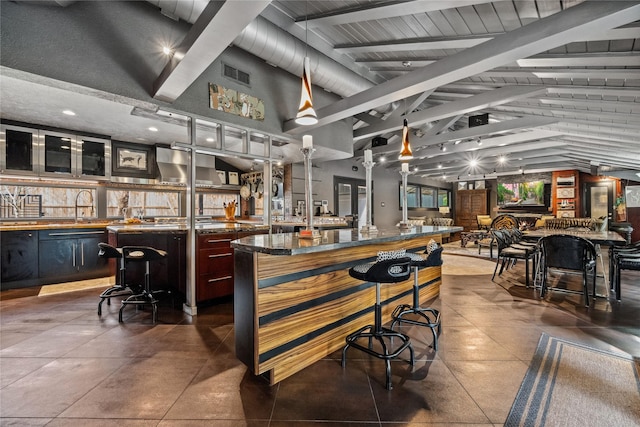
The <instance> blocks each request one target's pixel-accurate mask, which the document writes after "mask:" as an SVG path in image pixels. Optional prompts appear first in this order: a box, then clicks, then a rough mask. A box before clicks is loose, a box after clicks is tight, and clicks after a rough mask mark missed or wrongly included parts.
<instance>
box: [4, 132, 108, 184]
mask: <svg viewBox="0 0 640 427" xmlns="http://www.w3.org/2000/svg"><path fill="white" fill-rule="evenodd" d="M0 171H1V172H2V173H6V174H18V175H34V174H36V175H40V176H51V177H69V178H85V179H95V180H107V179H109V178H110V177H111V141H110V140H108V139H102V138H95V137H88V136H83V135H74V134H72V133H61V132H55V131H48V130H38V129H30V128H25V127H19V126H13V125H2V127H1V134H0Z"/></svg>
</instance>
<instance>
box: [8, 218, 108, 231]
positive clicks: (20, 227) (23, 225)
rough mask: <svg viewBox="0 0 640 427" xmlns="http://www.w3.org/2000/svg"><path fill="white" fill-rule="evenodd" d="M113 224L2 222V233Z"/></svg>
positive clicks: (102, 226) (97, 222) (87, 222)
mask: <svg viewBox="0 0 640 427" xmlns="http://www.w3.org/2000/svg"><path fill="white" fill-rule="evenodd" d="M110 224H113V222H112V221H97V220H96V221H78V222H51V223H49V222H36V221H24V222H19V221H15V222H11V221H3V222H0V231H29V230H52V229H59V228H69V229H73V228H105V227H107V226H108V225H110Z"/></svg>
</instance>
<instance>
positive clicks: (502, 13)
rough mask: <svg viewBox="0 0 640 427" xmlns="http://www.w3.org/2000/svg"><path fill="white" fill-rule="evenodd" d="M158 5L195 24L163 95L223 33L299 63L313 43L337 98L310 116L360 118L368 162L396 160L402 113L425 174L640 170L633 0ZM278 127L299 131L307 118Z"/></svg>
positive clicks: (356, 135)
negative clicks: (477, 121) (480, 118)
mask: <svg viewBox="0 0 640 427" xmlns="http://www.w3.org/2000/svg"><path fill="white" fill-rule="evenodd" d="M150 3H153V4H156V5H157V6H158V7H160V8H163V13H165V14H173V15H175V16H176V17H177V18H179V19H182V20H185V21H187V22H190V23H192V24H193V26H192V29H191V30H190V33H189V34H188V35H187V37H186V38H185V40H184V42H183V43H182V45H181V46H180V47H179V48H178V49H179V53H180V56H181V57H182V58H183V59H182V60H181V61H174V63H173V64H170V65H167V67H166V68H165V69H164V71H163V72H162V73H161V74H160V75H159V76H158V78H157V81H156V88H155V89H156V92H155V94H154V96H155V97H156V98H157V99H159V100H163V101H168V102H171V101H172V100H173V99H176V98H177V97H178V96H180V94H181V93H183V92H184V91H185V90H186V88H187V87H188V86H189V85H190V84H191V83H192V82H193V81H194V80H195V79H196V78H197V77H198V76H199V75H200V74H201V73H202V71H203V70H204V69H206V68H207V66H208V65H209V64H210V63H211V62H212V61H214V60H215V59H216V57H217V56H218V55H220V54H221V53H222V51H223V50H224V48H225V47H226V46H227V45H229V44H234V45H235V46H237V47H239V48H241V49H244V50H247V51H248V52H250V53H252V54H254V55H256V56H258V57H260V58H262V59H264V60H265V61H266V62H268V63H269V64H271V65H274V66H278V67H281V68H283V69H286V70H287V71H290V72H291V73H294V74H296V75H299V74H300V69H301V65H302V60H301V58H302V57H303V56H304V50H305V49H301V46H302V47H304V46H305V43H306V44H308V46H309V49H310V50H311V53H310V54H309V56H311V63H312V67H311V80H312V83H313V85H314V87H315V90H319V89H320V88H322V89H324V90H327V91H331V92H334V93H336V94H338V95H339V96H340V97H341V99H340V100H339V101H338V102H335V103H332V104H330V105H326V106H319V107H317V108H316V109H317V114H318V118H319V123H318V125H315V127H319V126H327V125H331V124H332V123H334V122H336V121H339V120H343V119H348V118H350V117H353V118H354V119H353V122H354V126H353V144H354V147H353V151H354V153H355V156H356V157H359V156H362V150H363V149H366V148H370V147H371V145H372V139H373V138H375V137H382V138H386V139H387V141H388V143H387V145H384V146H377V147H375V148H373V152H374V160H375V161H376V162H380V160H381V158H382V157H384V158H385V160H386V161H385V163H384V164H383V167H390V168H398V167H399V165H398V161H397V160H396V159H397V153H398V151H399V145H400V132H401V126H402V121H403V120H402V119H403V118H406V119H407V120H408V122H409V127H410V129H411V132H410V140H411V145H412V147H413V151H414V156H415V158H414V159H413V160H412V161H411V167H412V168H417V170H418V174H419V175H422V176H425V177H432V178H442V177H443V175H445V176H446V178H444V179H446V180H447V181H455V180H458V179H460V180H466V179H467V177H468V176H469V175H470V174H471V175H473V176H474V177H478V176H495V175H496V174H497V175H500V174H513V173H518V172H519V171H520V170H521V169H523V170H524V172H545V171H553V170H563V169H578V170H581V171H585V172H589V171H592V170H593V168H594V167H597V170H598V173H601V174H604V175H613V176H619V177H622V178H631V179H635V180H640V178H638V177H637V176H636V175H635V174H636V173H637V172H640V138H639V137H638V135H639V134H640V2H638V1H619V2H616V1H582V0H536V1H533V0H524V1H513V0H508V1H486V0H459V1H447V0H442V1H437V0H417V1H413V0H408V1H364V0H335V1H277V0H276V1H230V0H228V1H227V2H211V3H207V2H202V1H200V2H198V1H196V2H171V1H151V2H150ZM178 3H182V7H183V6H184V4H185V3H189V4H190V5H191V7H190V8H189V13H188V14H185V13H184V12H181V10H180V7H181V6H180V5H179V4H178ZM239 11H242V13H239ZM187 15H188V16H187ZM198 17H200V19H197V18H198ZM283 35H286V37H284V36H283ZM274 39H279V40H280V41H278V40H275V41H274ZM213 46H218V48H217V49H218V50H216V49H215V48H213ZM485 113H488V117H489V121H488V123H487V124H484V125H481V126H476V127H469V117H470V116H476V115H481V114H485ZM282 126H283V127H282V129H283V132H285V133H286V134H289V135H291V136H292V137H294V138H296V139H299V138H300V135H301V134H302V133H303V132H304V131H305V130H307V129H309V127H300V126H298V125H296V124H295V123H294V122H293V120H292V118H291V119H290V120H287V121H285V122H284V123H283V124H282ZM501 156H505V157H506V161H505V162H504V163H500V162H499V161H498V159H499V158H500V157H501ZM472 160H474V161H475V162H476V164H477V165H476V166H475V167H471V166H470V162H471V161H472Z"/></svg>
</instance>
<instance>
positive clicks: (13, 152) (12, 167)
mask: <svg viewBox="0 0 640 427" xmlns="http://www.w3.org/2000/svg"><path fill="white" fill-rule="evenodd" d="M38 154H39V150H38V131H37V130H33V129H28V128H23V127H18V126H7V125H2V126H0V172H2V173H11V174H18V175H33V174H34V173H37V172H38V164H39V161H40V159H39V157H38Z"/></svg>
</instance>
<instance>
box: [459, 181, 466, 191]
mask: <svg viewBox="0 0 640 427" xmlns="http://www.w3.org/2000/svg"><path fill="white" fill-rule="evenodd" d="M466 189H467V181H458V190H466Z"/></svg>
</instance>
